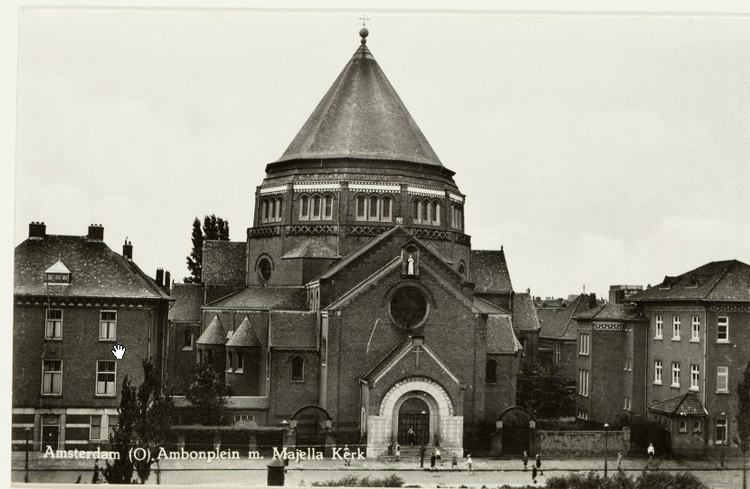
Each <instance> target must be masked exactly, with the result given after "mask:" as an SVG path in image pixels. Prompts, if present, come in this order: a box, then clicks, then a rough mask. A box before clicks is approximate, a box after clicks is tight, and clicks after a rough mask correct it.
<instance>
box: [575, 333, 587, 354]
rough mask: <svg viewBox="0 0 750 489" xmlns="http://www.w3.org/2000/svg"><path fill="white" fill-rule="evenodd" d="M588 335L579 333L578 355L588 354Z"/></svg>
mask: <svg viewBox="0 0 750 489" xmlns="http://www.w3.org/2000/svg"><path fill="white" fill-rule="evenodd" d="M589 337H590V335H589V333H581V334H580V336H579V343H580V345H579V350H578V353H579V354H580V355H588V354H589Z"/></svg>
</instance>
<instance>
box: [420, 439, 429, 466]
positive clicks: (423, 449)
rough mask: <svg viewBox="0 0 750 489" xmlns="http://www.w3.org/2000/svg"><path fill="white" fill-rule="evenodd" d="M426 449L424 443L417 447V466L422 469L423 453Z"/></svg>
mask: <svg viewBox="0 0 750 489" xmlns="http://www.w3.org/2000/svg"><path fill="white" fill-rule="evenodd" d="M426 451H427V450H426V449H425V447H424V445H422V446H421V447H419V468H420V469H424V453H425V452H426Z"/></svg>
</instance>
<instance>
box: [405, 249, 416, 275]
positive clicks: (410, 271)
mask: <svg viewBox="0 0 750 489" xmlns="http://www.w3.org/2000/svg"><path fill="white" fill-rule="evenodd" d="M406 262H407V265H406V274H407V275H414V257H413V256H412V255H411V253H409V258H407V259H406Z"/></svg>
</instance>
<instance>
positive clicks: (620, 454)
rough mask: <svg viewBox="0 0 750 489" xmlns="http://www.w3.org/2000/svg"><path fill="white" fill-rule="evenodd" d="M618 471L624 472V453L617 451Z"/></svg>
mask: <svg viewBox="0 0 750 489" xmlns="http://www.w3.org/2000/svg"><path fill="white" fill-rule="evenodd" d="M617 471H618V472H622V453H621V452H617Z"/></svg>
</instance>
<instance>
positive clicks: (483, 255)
mask: <svg viewBox="0 0 750 489" xmlns="http://www.w3.org/2000/svg"><path fill="white" fill-rule="evenodd" d="M471 280H472V282H474V284H475V286H474V292H476V293H480V294H481V293H486V294H510V293H511V292H513V285H512V284H511V282H510V273H508V263H507V262H506V261H505V252H504V251H503V250H471Z"/></svg>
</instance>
